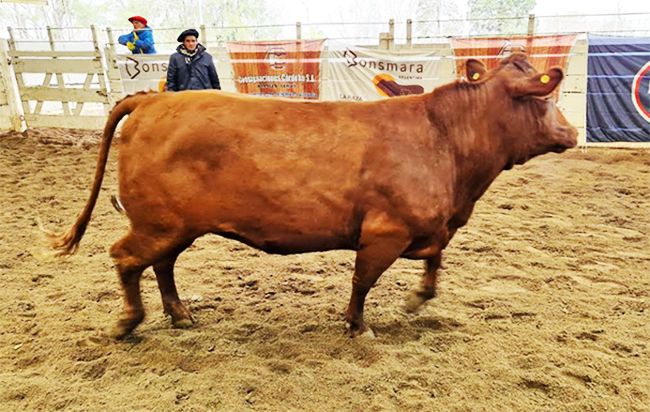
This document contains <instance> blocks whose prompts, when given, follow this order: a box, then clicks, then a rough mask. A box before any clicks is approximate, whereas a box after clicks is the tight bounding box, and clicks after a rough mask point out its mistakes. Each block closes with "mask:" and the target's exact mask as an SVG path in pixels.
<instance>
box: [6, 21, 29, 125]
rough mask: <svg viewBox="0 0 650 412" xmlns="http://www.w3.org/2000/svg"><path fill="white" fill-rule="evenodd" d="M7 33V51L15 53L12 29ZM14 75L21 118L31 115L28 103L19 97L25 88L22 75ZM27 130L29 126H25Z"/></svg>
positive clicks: (12, 59) (8, 28)
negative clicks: (21, 107) (21, 112)
mask: <svg viewBox="0 0 650 412" xmlns="http://www.w3.org/2000/svg"><path fill="white" fill-rule="evenodd" d="M7 31H8V32H9V50H10V51H16V38H15V36H14V29H13V28H11V27H7ZM11 61H12V62H14V61H15V59H14V58H13V57H12V58H11ZM15 75H16V84H17V85H18V96H19V98H20V101H21V102H22V104H23V116H24V115H25V114H28V113H31V108H30V107H29V101H27V100H23V98H22V96H21V91H22V90H23V89H24V88H25V82H24V81H23V75H22V73H15ZM25 124H27V120H25ZM27 127H28V128H29V125H27Z"/></svg>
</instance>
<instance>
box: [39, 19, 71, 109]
mask: <svg viewBox="0 0 650 412" xmlns="http://www.w3.org/2000/svg"><path fill="white" fill-rule="evenodd" d="M47 38H48V39H49V40H50V50H52V51H56V47H55V45H54V36H53V35H52V28H51V27H50V26H47ZM52 59H56V56H52ZM48 74H49V73H48ZM56 83H57V87H58V88H59V89H65V81H64V80H63V73H56ZM49 85H50V82H49V80H48V82H47V84H46V85H45V84H44V86H49ZM42 104H43V102H40V101H39V102H38V103H37V106H38V107H39V109H38V110H35V112H36V113H38V112H40V108H41V105H42ZM78 104H79V103H77V105H78ZM61 105H62V106H63V114H64V115H70V104H69V103H68V102H64V101H62V102H61ZM75 110H76V107H75Z"/></svg>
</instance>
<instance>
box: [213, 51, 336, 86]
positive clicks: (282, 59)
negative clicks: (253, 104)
mask: <svg viewBox="0 0 650 412" xmlns="http://www.w3.org/2000/svg"><path fill="white" fill-rule="evenodd" d="M324 42H325V41H324V40H296V41H269V42H230V43H227V45H226V46H227V48H228V53H229V54H230V61H231V63H232V68H233V75H234V76H233V80H234V82H235V87H236V88H237V91H238V92H240V93H245V94H252V95H256V96H276V97H288V98H298V99H318V98H319V92H320V85H319V83H320V55H321V50H322V48H323V44H324Z"/></svg>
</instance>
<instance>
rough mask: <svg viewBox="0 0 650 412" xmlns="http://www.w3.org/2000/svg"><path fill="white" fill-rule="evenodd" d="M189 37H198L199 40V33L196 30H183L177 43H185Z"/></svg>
mask: <svg viewBox="0 0 650 412" xmlns="http://www.w3.org/2000/svg"><path fill="white" fill-rule="evenodd" d="M187 36H194V37H196V38H197V39H198V38H199V32H198V31H196V30H195V29H187V30H183V32H182V33H181V34H179V35H178V38H177V39H176V41H177V42H179V43H183V42H184V41H185V38H186V37H187Z"/></svg>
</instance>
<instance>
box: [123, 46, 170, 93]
mask: <svg viewBox="0 0 650 412" xmlns="http://www.w3.org/2000/svg"><path fill="white" fill-rule="evenodd" d="M117 65H118V68H119V69H120V77H121V78H122V87H124V92H125V93H126V94H131V93H134V92H137V91H140V90H158V91H162V90H163V88H164V86H165V82H166V80H167V66H168V65H169V55H168V54H138V55H133V56H118V57H117Z"/></svg>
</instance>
